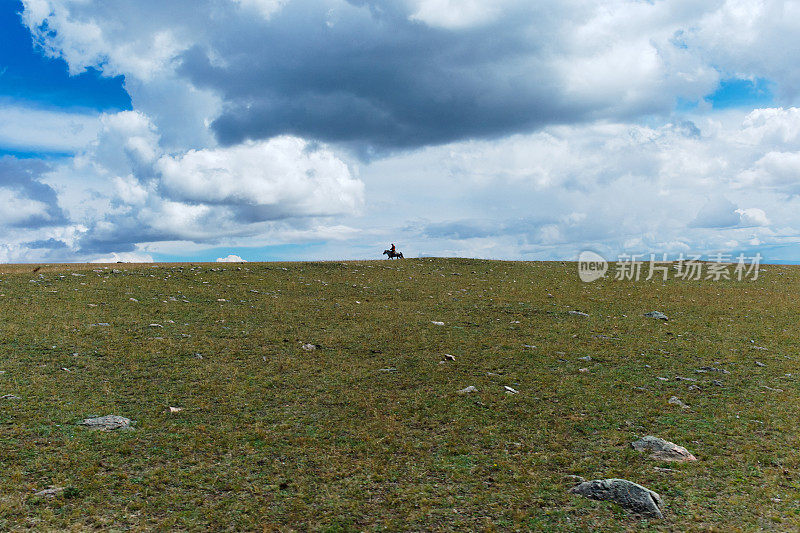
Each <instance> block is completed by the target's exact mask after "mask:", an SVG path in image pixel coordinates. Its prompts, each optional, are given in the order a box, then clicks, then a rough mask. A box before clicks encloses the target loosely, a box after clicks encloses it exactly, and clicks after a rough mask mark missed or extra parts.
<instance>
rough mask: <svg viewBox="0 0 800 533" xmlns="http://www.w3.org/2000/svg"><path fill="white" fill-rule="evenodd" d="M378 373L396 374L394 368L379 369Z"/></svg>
mask: <svg viewBox="0 0 800 533" xmlns="http://www.w3.org/2000/svg"><path fill="white" fill-rule="evenodd" d="M378 372H397V369H396V368H379V369H378Z"/></svg>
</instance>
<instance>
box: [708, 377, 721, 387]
mask: <svg viewBox="0 0 800 533" xmlns="http://www.w3.org/2000/svg"><path fill="white" fill-rule="evenodd" d="M711 383H713V384H714V385H716V386H717V387H722V382H721V381H720V380H718V379H715V380H714V381H712V382H711Z"/></svg>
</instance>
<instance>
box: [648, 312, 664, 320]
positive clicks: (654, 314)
mask: <svg viewBox="0 0 800 533" xmlns="http://www.w3.org/2000/svg"><path fill="white" fill-rule="evenodd" d="M644 316H646V317H647V318H657V319H659V320H669V318H667V315H665V314H664V313H662V312H661V311H650V312H649V313H645V314H644Z"/></svg>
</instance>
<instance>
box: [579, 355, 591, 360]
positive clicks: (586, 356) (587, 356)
mask: <svg viewBox="0 0 800 533" xmlns="http://www.w3.org/2000/svg"><path fill="white" fill-rule="evenodd" d="M578 359H580V360H581V361H591V360H592V356H591V355H585V356H583V357H578Z"/></svg>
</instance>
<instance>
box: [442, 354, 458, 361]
mask: <svg viewBox="0 0 800 533" xmlns="http://www.w3.org/2000/svg"><path fill="white" fill-rule="evenodd" d="M444 358H445V359H447V360H448V361H455V360H456V356H455V355H450V354H449V353H446V354H444Z"/></svg>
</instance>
